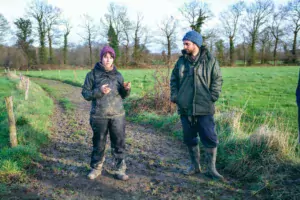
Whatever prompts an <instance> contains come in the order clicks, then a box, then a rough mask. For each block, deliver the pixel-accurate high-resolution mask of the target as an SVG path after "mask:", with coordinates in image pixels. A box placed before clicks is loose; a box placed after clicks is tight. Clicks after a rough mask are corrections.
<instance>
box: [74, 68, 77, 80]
mask: <svg viewBox="0 0 300 200" xmlns="http://www.w3.org/2000/svg"><path fill="white" fill-rule="evenodd" d="M73 74H74V78H75V81H77V73H76V71H75V70H73Z"/></svg>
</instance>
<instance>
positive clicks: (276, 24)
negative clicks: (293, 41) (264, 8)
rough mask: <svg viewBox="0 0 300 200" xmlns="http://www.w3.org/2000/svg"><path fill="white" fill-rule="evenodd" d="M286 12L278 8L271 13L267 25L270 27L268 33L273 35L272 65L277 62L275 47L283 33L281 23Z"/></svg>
mask: <svg viewBox="0 0 300 200" xmlns="http://www.w3.org/2000/svg"><path fill="white" fill-rule="evenodd" d="M285 15H286V13H285V12H283V11H282V10H278V11H276V12H275V13H273V17H272V23H271V25H270V26H269V27H268V28H269V29H270V33H271V34H272V36H273V37H274V50H273V61H274V65H276V64H277V47H278V42H279V40H280V38H281V37H282V36H283V35H284V30H283V25H284V21H285Z"/></svg>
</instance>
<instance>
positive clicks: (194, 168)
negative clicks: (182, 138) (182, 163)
mask: <svg viewBox="0 0 300 200" xmlns="http://www.w3.org/2000/svg"><path fill="white" fill-rule="evenodd" d="M188 150H189V154H190V157H191V162H192V164H191V166H190V167H189V168H187V169H186V170H184V172H183V173H184V174H185V175H193V174H197V173H201V167H200V150H199V146H198V145H196V146H188Z"/></svg>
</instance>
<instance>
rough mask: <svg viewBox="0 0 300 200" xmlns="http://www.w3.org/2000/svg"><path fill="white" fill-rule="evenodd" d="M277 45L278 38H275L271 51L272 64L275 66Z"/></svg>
mask: <svg viewBox="0 0 300 200" xmlns="http://www.w3.org/2000/svg"><path fill="white" fill-rule="evenodd" d="M277 45H278V38H275V45H274V51H273V60H274V66H276V64H277Z"/></svg>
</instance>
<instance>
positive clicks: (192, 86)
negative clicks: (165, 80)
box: [170, 46, 223, 116]
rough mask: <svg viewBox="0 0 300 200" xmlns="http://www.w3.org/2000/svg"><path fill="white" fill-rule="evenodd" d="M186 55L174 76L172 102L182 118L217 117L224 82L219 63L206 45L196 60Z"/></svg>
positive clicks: (172, 77) (173, 72) (175, 68)
mask: <svg viewBox="0 0 300 200" xmlns="http://www.w3.org/2000/svg"><path fill="white" fill-rule="evenodd" d="M182 54H183V55H182V56H181V57H180V58H179V59H178V61H177V63H176V65H175V67H174V69H173V71H172V75H171V81H170V86H171V101H172V102H174V103H176V104H177V106H178V113H179V114H181V115H189V116H192V115H211V114H214V113H215V106H214V102H215V101H217V100H218V98H219V95H220V92H221V87H222V82H223V80H222V75H221V71H220V67H219V64H218V62H217V60H216V59H215V58H214V57H213V56H212V55H211V54H210V53H209V52H208V50H207V49H206V48H205V47H204V46H202V47H201V49H200V55H198V56H197V57H196V59H195V60H193V59H191V56H190V55H188V54H187V53H186V52H185V51H184V50H183V51H182Z"/></svg>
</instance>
